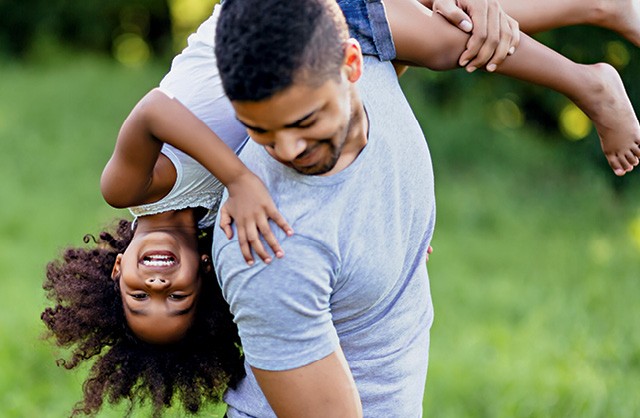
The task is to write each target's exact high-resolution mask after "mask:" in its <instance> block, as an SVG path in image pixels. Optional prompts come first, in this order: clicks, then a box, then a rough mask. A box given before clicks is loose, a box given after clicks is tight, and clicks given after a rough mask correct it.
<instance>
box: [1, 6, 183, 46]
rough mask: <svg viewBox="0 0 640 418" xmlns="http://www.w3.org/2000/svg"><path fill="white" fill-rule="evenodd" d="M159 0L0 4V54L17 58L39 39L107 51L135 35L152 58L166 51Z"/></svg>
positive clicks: (164, 11) (165, 17)
mask: <svg viewBox="0 0 640 418" xmlns="http://www.w3.org/2000/svg"><path fill="white" fill-rule="evenodd" d="M170 28H171V20H170V15H169V8H168V5H167V2H166V1H165V0H110V1H80V0H22V1H12V0H0V53H2V54H4V55H9V56H14V57H22V56H24V55H25V54H26V53H28V52H29V50H30V49H31V48H33V47H34V46H35V44H36V43H37V42H39V41H41V40H50V39H53V40H54V41H56V42H58V43H60V44H63V45H69V46H71V47H73V48H78V49H86V50H93V51H102V52H110V51H111V49H112V47H113V45H114V40H115V39H117V38H118V36H120V35H123V34H135V35H137V36H138V37H140V38H141V39H143V40H144V41H145V43H147V44H148V45H149V48H150V50H151V51H153V52H154V53H156V54H160V55H162V54H166V53H168V52H169V51H170V50H171V29H170Z"/></svg>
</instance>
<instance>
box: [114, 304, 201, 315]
mask: <svg viewBox="0 0 640 418" xmlns="http://www.w3.org/2000/svg"><path fill="white" fill-rule="evenodd" d="M124 305H125V306H126V307H127V310H128V311H129V312H130V313H132V314H134V315H139V316H147V315H149V313H148V312H147V310H146V309H134V308H132V307H130V306H129V304H127V303H125V304H124ZM193 305H194V303H192V304H191V305H190V306H189V307H188V308H185V309H177V310H174V311H169V316H181V315H186V314H188V313H189V312H191V310H192V309H193Z"/></svg>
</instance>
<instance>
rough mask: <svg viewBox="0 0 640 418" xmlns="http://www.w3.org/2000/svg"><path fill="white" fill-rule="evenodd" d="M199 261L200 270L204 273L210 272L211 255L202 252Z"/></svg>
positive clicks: (211, 266) (211, 265)
mask: <svg viewBox="0 0 640 418" xmlns="http://www.w3.org/2000/svg"><path fill="white" fill-rule="evenodd" d="M200 262H201V263H202V270H203V271H204V272H205V273H211V269H212V268H213V264H212V263H211V257H209V256H208V255H206V254H202V256H200Z"/></svg>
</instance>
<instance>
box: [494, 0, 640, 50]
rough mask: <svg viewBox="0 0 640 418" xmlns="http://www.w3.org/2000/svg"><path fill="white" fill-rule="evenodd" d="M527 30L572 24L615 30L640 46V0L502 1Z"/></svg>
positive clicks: (526, 31) (508, 12) (533, 30)
mask: <svg viewBox="0 0 640 418" xmlns="http://www.w3.org/2000/svg"><path fill="white" fill-rule="evenodd" d="M500 4H501V5H502V8H503V9H504V11H505V12H507V14H509V15H510V16H511V17H513V18H514V19H516V20H517V21H518V22H519V23H520V30H522V32H525V33H529V34H531V33H538V32H543V31H545V30H549V29H555V28H560V27H564V26H572V25H593V26H599V27H603V28H605V29H610V30H613V31H615V32H617V33H619V34H620V35H622V36H624V37H625V38H626V39H628V40H629V41H630V42H631V43H633V44H634V45H636V46H638V47H640V0H500Z"/></svg>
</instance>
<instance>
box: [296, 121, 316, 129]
mask: <svg viewBox="0 0 640 418" xmlns="http://www.w3.org/2000/svg"><path fill="white" fill-rule="evenodd" d="M315 123H316V121H315V119H314V120H312V121H307V122H305V123H304V124H302V125H299V126H298V127H299V128H302V129H306V128H311V127H312V126H313V125H314V124H315Z"/></svg>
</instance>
